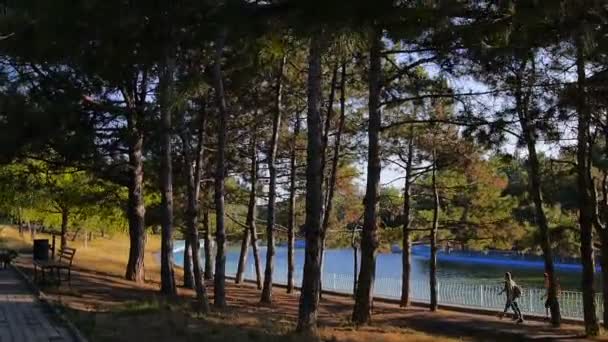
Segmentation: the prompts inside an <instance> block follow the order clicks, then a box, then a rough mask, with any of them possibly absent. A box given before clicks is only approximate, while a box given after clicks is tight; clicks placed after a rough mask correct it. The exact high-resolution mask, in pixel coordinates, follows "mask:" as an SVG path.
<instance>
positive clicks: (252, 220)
mask: <svg viewBox="0 0 608 342" xmlns="http://www.w3.org/2000/svg"><path fill="white" fill-rule="evenodd" d="M257 146H258V145H257V133H256V128H255V127H254V131H253V135H252V141H251V146H250V154H251V169H250V174H249V179H250V182H251V189H250V191H249V204H248V207H247V227H249V234H250V236H251V249H252V250H253V265H254V268H255V279H256V285H257V287H258V290H261V289H262V268H261V264H260V253H259V250H258V229H257V226H256V218H257V216H258V215H257V211H258V206H257V200H256V199H257V190H258V151H257Z"/></svg>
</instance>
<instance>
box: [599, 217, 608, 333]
mask: <svg viewBox="0 0 608 342" xmlns="http://www.w3.org/2000/svg"><path fill="white" fill-rule="evenodd" d="M598 235H599V237H600V243H601V244H602V253H601V255H600V258H601V259H600V263H601V266H602V309H603V310H602V311H603V315H602V319H603V321H602V326H603V327H604V329H608V252H607V249H608V231H607V230H606V229H605V228H604V229H602V230H600V231H599V232H598Z"/></svg>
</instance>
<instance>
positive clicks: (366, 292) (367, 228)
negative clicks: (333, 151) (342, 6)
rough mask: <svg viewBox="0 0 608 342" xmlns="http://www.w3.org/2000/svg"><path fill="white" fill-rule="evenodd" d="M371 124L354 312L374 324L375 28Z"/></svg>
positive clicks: (378, 48)
mask: <svg viewBox="0 0 608 342" xmlns="http://www.w3.org/2000/svg"><path fill="white" fill-rule="evenodd" d="M368 79H369V103H368V106H369V123H368V144H369V146H368V159H367V187H366V192H365V200H364V204H365V209H364V213H363V232H362V236H361V270H360V271H359V280H358V284H357V296H356V298H355V307H354V309H353V322H355V323H356V324H368V323H370V322H371V316H372V305H373V304H372V302H373V292H374V280H375V277H376V249H377V248H378V232H377V230H378V225H377V219H378V192H379V187H380V173H381V171H382V165H381V163H380V126H381V123H382V110H381V108H380V96H381V91H382V30H380V29H378V28H375V29H374V31H373V32H372V33H371V35H370V66H369V77H368Z"/></svg>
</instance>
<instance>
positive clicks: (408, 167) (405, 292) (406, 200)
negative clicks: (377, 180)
mask: <svg viewBox="0 0 608 342" xmlns="http://www.w3.org/2000/svg"><path fill="white" fill-rule="evenodd" d="M409 134H410V136H409V143H408V147H407V159H406V164H405V185H404V187H403V241H402V245H403V251H402V254H401V262H402V267H403V270H402V274H401V302H400V305H401V306H402V307H404V308H406V307H408V306H409V305H410V285H411V284H410V276H411V273H412V257H411V250H412V238H411V232H410V221H411V218H410V209H411V201H412V199H411V193H410V191H411V187H412V166H413V163H414V136H413V135H414V132H413V128H410V133H409Z"/></svg>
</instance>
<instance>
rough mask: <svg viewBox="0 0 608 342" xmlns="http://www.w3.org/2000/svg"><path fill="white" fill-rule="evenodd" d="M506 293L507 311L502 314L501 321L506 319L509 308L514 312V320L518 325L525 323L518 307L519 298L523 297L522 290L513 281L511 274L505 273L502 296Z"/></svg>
mask: <svg viewBox="0 0 608 342" xmlns="http://www.w3.org/2000/svg"><path fill="white" fill-rule="evenodd" d="M503 293H506V295H507V301H506V303H505V311H503V312H502V313H501V314H500V319H502V318H503V317H504V315H505V314H506V313H507V311H508V310H509V308H511V309H512V310H513V314H514V316H513V320H517V323H523V321H524V318H523V316H522V314H521V310H520V309H519V305H517V298H519V297H520V296H521V288H520V287H519V286H518V285H517V284H516V283H515V281H513V278H512V276H511V273H510V272H507V273H505V286H504V288H503V289H502V291H500V293H499V295H500V294H503Z"/></svg>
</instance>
